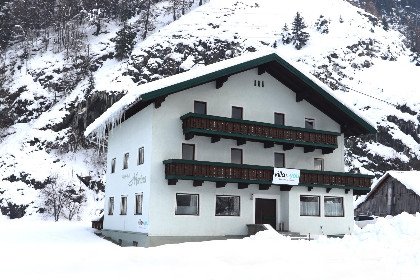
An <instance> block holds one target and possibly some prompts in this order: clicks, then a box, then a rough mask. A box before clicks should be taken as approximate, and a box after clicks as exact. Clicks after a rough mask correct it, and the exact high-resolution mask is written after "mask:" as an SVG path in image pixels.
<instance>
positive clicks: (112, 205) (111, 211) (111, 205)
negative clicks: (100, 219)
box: [108, 197, 114, 215]
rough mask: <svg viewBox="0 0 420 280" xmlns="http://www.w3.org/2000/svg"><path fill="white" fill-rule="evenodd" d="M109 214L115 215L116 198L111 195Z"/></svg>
mask: <svg viewBox="0 0 420 280" xmlns="http://www.w3.org/2000/svg"><path fill="white" fill-rule="evenodd" d="M108 215H114V198H113V197H110V198H109V201H108Z"/></svg>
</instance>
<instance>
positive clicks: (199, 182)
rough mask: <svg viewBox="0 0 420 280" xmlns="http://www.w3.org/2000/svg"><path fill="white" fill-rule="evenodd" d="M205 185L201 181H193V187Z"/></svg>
mask: <svg viewBox="0 0 420 280" xmlns="http://www.w3.org/2000/svg"><path fill="white" fill-rule="evenodd" d="M202 185H203V181H200V180H193V186H194V187H200V186H202Z"/></svg>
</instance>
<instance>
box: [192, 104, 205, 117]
mask: <svg viewBox="0 0 420 280" xmlns="http://www.w3.org/2000/svg"><path fill="white" fill-rule="evenodd" d="M194 113H197V114H203V115H207V103H206V102H202V101H194Z"/></svg>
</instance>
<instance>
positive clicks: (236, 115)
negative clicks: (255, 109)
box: [232, 106, 244, 120]
mask: <svg viewBox="0 0 420 280" xmlns="http://www.w3.org/2000/svg"><path fill="white" fill-rule="evenodd" d="M243 111H244V109H243V108H242V107H236V106H232V119H238V120H243V116H244V115H243Z"/></svg>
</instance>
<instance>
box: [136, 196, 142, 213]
mask: <svg viewBox="0 0 420 280" xmlns="http://www.w3.org/2000/svg"><path fill="white" fill-rule="evenodd" d="M134 214H135V215H142V214H143V193H141V194H136V212H135V213H134Z"/></svg>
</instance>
